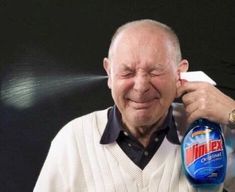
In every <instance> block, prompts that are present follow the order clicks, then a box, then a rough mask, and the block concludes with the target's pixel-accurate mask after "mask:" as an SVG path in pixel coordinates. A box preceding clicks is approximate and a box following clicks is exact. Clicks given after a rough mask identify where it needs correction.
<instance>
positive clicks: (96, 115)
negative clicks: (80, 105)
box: [52, 108, 109, 143]
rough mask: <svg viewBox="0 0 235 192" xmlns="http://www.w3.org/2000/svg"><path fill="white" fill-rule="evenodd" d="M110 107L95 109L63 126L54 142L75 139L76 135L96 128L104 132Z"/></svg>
mask: <svg viewBox="0 0 235 192" xmlns="http://www.w3.org/2000/svg"><path fill="white" fill-rule="evenodd" d="M108 109H109V108H107V109H104V110H100V111H94V112H91V113H89V114H86V115H83V116H81V117H77V118H75V119H73V120H71V121H70V122H68V123H67V124H66V125H65V126H64V127H62V128H61V130H60V131H59V132H58V134H57V135H56V137H55V138H54V139H53V141H52V143H55V142H61V141H66V140H68V139H69V140H71V139H73V138H74V139H75V137H76V135H78V134H81V133H82V132H84V131H85V132H88V131H91V130H92V131H94V129H96V130H98V132H102V131H103V129H104V128H105V125H106V123H107V119H108V118H107V113H108Z"/></svg>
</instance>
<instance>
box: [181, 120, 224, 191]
mask: <svg viewBox="0 0 235 192" xmlns="http://www.w3.org/2000/svg"><path fill="white" fill-rule="evenodd" d="M181 152H182V164H183V168H184V171H185V175H186V177H187V179H188V180H189V181H190V183H191V184H192V185H193V186H194V187H196V188H208V189H209V188H213V187H216V186H218V185H219V184H221V183H222V182H223V181H224V179H225V175H226V166H227V156H226V149H225V144H224V137H223V133H222V130H221V127H220V126H219V124H217V123H213V122H211V121H208V120H206V119H198V120H196V121H195V122H193V123H192V124H191V126H190V127H189V128H188V130H187V132H186V134H185V136H184V138H183V140H182V144H181Z"/></svg>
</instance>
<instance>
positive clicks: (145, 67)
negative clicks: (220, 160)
mask: <svg viewBox="0 0 235 192" xmlns="http://www.w3.org/2000/svg"><path fill="white" fill-rule="evenodd" d="M104 68H105V70H106V72H107V74H108V87H109V88H110V89H111V92H112V97H113V100H114V102H115V105H114V106H113V107H110V108H108V109H105V110H103V111H96V112H93V113H91V114H88V115H85V116H83V117H80V118H77V119H75V120H73V121H71V122H70V123H68V124H67V125H66V126H65V127H64V128H63V129H62V130H61V131H60V132H59V133H58V135H57V136H56V137H55V139H54V140H53V142H52V144H51V148H50V151H49V154H48V157H47V159H46V161H45V164H44V166H43V168H42V171H41V173H40V176H39V178H38V181H37V184H36V186H35V189H34V191H35V192H63V191H64V192H65V191H70V192H78V191H80V192H85V191H92V192H94V191H100V192H104V191H107V192H111V191H118V192H124V191H129V192H135V191H136V192H137V191H149V192H157V191H159V192H193V191H197V190H201V189H195V188H193V187H192V186H191V185H190V184H189V182H188V181H187V179H186V177H185V174H184V172H183V171H182V163H181V151H180V140H181V138H182V135H183V134H184V132H185V130H186V129H187V125H188V124H190V123H192V122H193V121H194V120H196V119H198V118H201V117H203V118H207V119H209V120H212V121H215V122H218V123H221V124H224V125H225V126H224V127H225V131H226V132H227V133H229V134H228V135H229V137H228V138H231V137H230V136H231V135H232V132H231V130H230V128H229V126H230V127H233V126H234V124H235V122H233V119H232V120H231V119H230V120H229V114H230V116H231V115H233V113H232V111H233V110H234V109H235V101H234V100H233V99H232V98H229V97H228V96H226V95H224V94H223V93H221V92H220V91H219V90H218V89H216V88H215V87H213V86H212V85H209V84H208V83H202V82H182V81H181V79H180V72H184V71H187V70H188V61H187V60H185V59H182V58H181V51H180V45H179V42H178V38H177V36H176V35H175V33H174V32H173V31H172V30H171V29H170V28H169V27H168V26H166V25H164V24H162V23H159V22H157V21H153V20H139V21H134V22H130V23H127V24H125V25H123V26H121V27H120V28H119V29H118V30H117V31H116V33H115V34H114V36H113V38H112V42H111V45H110V48H109V54H108V58H105V59H104ZM182 95H183V96H182ZM179 96H182V100H183V105H182V104H181V105H179V104H175V103H173V101H174V99H175V98H176V97H179ZM185 112H186V113H185ZM230 148H231V149H232V150H233V148H232V147H231V146H230ZM228 165H230V164H228ZM232 168H233V167H232V166H231V168H230V169H232ZM228 175H229V177H228V178H227V180H226V183H225V185H220V186H218V187H217V188H215V189H213V191H223V188H226V189H227V190H232V188H233V191H234V187H235V186H234V182H233V181H235V178H234V177H235V175H233V174H228ZM206 191H208V190H206Z"/></svg>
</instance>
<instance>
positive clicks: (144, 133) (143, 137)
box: [124, 113, 167, 147]
mask: <svg viewBox="0 0 235 192" xmlns="http://www.w3.org/2000/svg"><path fill="white" fill-rule="evenodd" d="M166 115H167V113H166V114H165V115H164V116H163V117H162V118H160V119H159V120H158V121H157V122H156V123H154V124H153V125H151V126H127V125H126V124H124V127H125V128H126V129H127V130H128V131H129V132H130V133H131V134H132V135H133V136H134V137H135V138H136V139H137V140H138V141H139V142H140V143H141V144H142V145H143V146H144V147H147V146H148V144H149V142H150V138H151V135H152V134H153V133H154V132H155V131H156V130H158V129H159V127H161V125H162V124H163V122H164V120H165V118H166Z"/></svg>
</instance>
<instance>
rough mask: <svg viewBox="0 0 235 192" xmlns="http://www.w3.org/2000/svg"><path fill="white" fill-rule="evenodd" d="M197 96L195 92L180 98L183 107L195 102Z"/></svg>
mask: <svg viewBox="0 0 235 192" xmlns="http://www.w3.org/2000/svg"><path fill="white" fill-rule="evenodd" d="M197 98H198V94H197V92H196V91H194V92H188V93H186V94H184V95H183V96H182V101H183V103H184V104H185V105H189V104H191V103H193V102H195V101H197Z"/></svg>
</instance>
